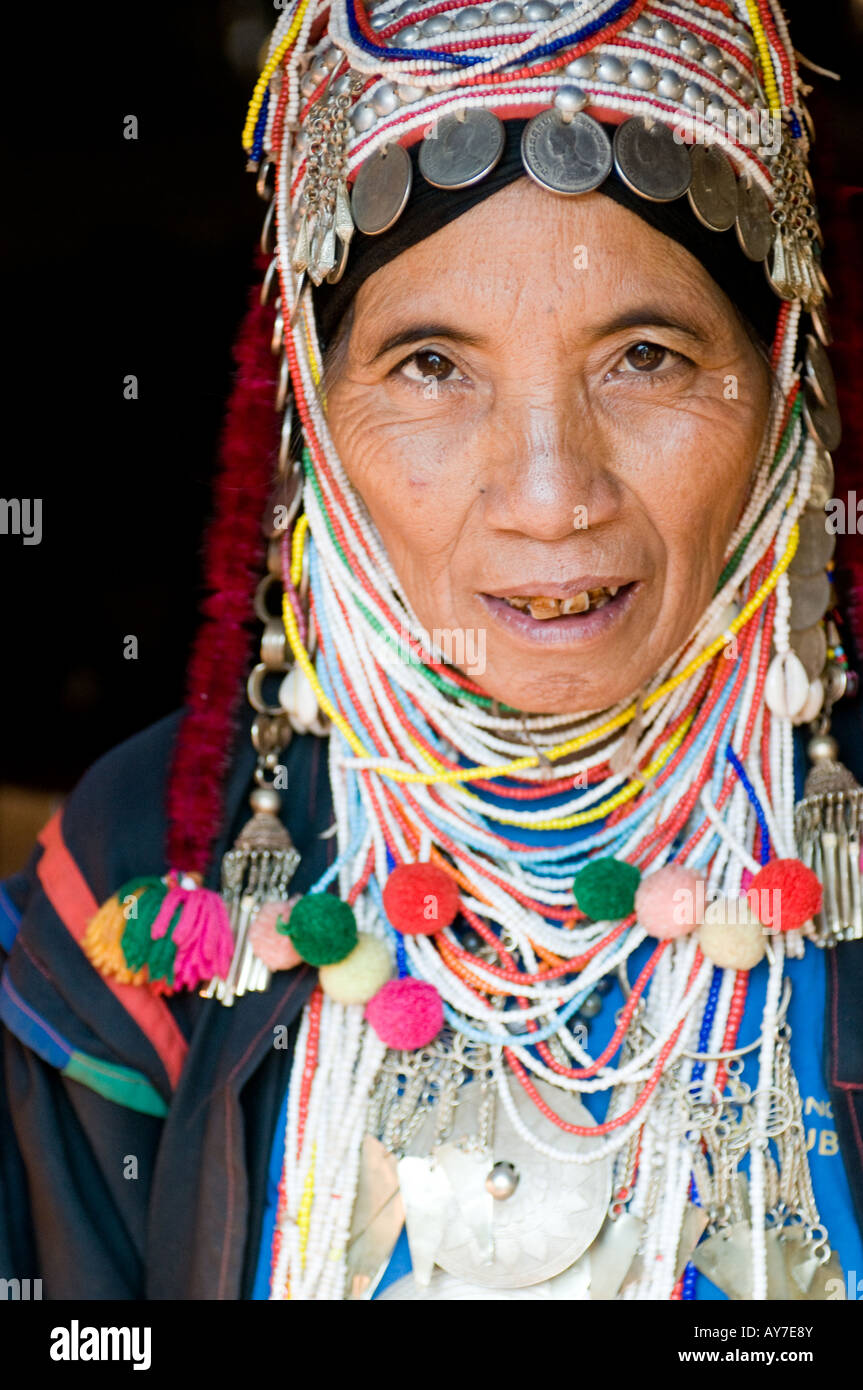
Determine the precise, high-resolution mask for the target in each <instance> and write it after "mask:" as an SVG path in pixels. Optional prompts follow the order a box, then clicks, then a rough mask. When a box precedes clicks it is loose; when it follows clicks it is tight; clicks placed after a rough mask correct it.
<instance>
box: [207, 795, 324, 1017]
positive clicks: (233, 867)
mask: <svg viewBox="0 0 863 1390" xmlns="http://www.w3.org/2000/svg"><path fill="white" fill-rule="evenodd" d="M249 804H250V806H251V808H252V816H251V819H250V820H248V821H247V822H246V824H245V825H244V826H243V828H242V830H241V831H240V833H239V835H238V836H237V838H236V840H235V842H234V847H233V849H230V850H229V851H228V853H227V854H226V855H225V856H224V858H223V859H222V897H223V898H224V901H225V905H226V907H227V909H228V916H229V919H230V923H231V930H232V931H233V934H234V954H233V957H232V959H231V966H230V969H229V971H228V973H227V975H226V976H225V978H224V979H218V978H216V979H213V980H211V981H210V983H209V984H208V985H207V986H206V988H205V989H203V990H202V991H201V994H202V995H203V996H204V998H205V999H213V998H215V999H218V1000H219V1001H220V1003H222V1004H226V1005H227V1004H233V1002H234V999H235V998H237V997H238V996H240V995H243V994H246V993H248V992H249V991H253V990H257V991H260V990H265V989H267V988H269V984H270V979H271V973H270V971H269V969H268V968H267V966H266V965H265V964H264V962H263V961H262V960H261V959H260V958H259V956H257V955H256V954H255V952H254V950H253V947H252V942H251V941H250V940H249V932H250V928H251V927H252V924H253V923H254V921H255V919H256V917H257V915H258V913H259V912H260V910H261V908H262V907H264V905H265V904H266V903H279V902H283V901H284V898H285V895H286V893H287V889H288V884H289V883H290V880H291V879H292V878H293V876H294V873H295V871H296V868H297V865H298V864H299V862H300V856H299V853H298V852H297V850H296V849H295V848H294V845H293V842H292V840H291V837H290V835H289V834H288V832H287V830H286V829H285V827H284V826H283V825H282V823H281V821H280V820H279V807H280V804H281V797H280V796H279V793H278V792H277V791H275V790H274V789H273V788H272V787H263V786H258V787H255V789H254V791H253V792H252V794H251V797H250V798H249Z"/></svg>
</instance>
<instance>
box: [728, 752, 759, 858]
mask: <svg viewBox="0 0 863 1390" xmlns="http://www.w3.org/2000/svg"><path fill="white" fill-rule="evenodd" d="M725 756H726V758H727V759H728V761H729V762H730V764H731V766H732V767H733V768H734V771H735V772H736V773H737V776H738V777H739V778H740V780H741V782H742V783H743V786H744V788H745V791H746V795H747V796H748V797H749V800H750V801H751V802H752V806H753V808H754V810H755V815H756V818H757V820H758V824H759V826H760V828H761V843H760V848H759V851H758V857H759V859H760V860H761V863H762V864H766V863H767V861H768V859H769V858H770V832H769V830H768V829H767V817H766V816H765V814H764V807H763V806H762V805H761V802H760V801H759V800H758V795H757V793H756V791H755V788H754V787H753V785H752V783H751V782H750V780H749V778H748V777H747V776H746V772H745V770H744V767H743V764H742V762H741V761H740V759H739V758H738V756H737V754H736V753H735V751H734V749H733V748H732V747H731V744H730V743H729V745H728V747H727V748H726V750H725Z"/></svg>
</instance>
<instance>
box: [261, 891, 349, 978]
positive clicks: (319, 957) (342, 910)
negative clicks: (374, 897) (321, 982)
mask: <svg viewBox="0 0 863 1390" xmlns="http://www.w3.org/2000/svg"><path fill="white" fill-rule="evenodd" d="M280 930H283V929H282V928H280ZM285 935H286V936H289V937H290V938H291V940H292V942H293V943H294V945H295V946H296V948H297V950H298V951H299V953H300V955H301V956H302V958H303V960H305V961H308V963H309V965H336V964H337V963H338V961H340V960H344V958H345V956H349V955H350V953H351V951H352V950H353V949H354V947H355V946H356V944H357V922H356V918H355V917H354V910H353V908H352V907H351V905H350V904H349V903H343V902H342V900H341V898H334V897H333V895H332V893H308V894H307V895H306V896H305V897H304V898H300V901H299V902H298V903H294V908H293V911H292V913H291V919H290V921H289V922H288V928H287V932H285Z"/></svg>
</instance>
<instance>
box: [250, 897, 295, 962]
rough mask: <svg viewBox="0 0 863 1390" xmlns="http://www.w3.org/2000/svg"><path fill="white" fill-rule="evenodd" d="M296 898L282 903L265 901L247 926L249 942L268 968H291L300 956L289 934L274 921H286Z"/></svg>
mask: <svg viewBox="0 0 863 1390" xmlns="http://www.w3.org/2000/svg"><path fill="white" fill-rule="evenodd" d="M295 902H297V898H289V899H288V901H287V902H284V903H265V904H264V906H263V907H262V908H261V910H260V912H259V913H258V915H257V917H256V918H255V920H254V922H253V923H252V925H251V927H250V928H249V944H250V945H251V948H252V950H253V951H254V953H255V955H256V956H257V957H258V960H262V961H263V962H264V965H265V966H266V967H267V969H268V970H293V968H294V966H295V965H299V964H300V961H301V959H302V957H301V956H300V953H299V951H298V950H297V948H296V946H295V945H294V943H293V942H292V940H291V938H290V937H289V936H285V935H283V933H282V932H280V931H278V930H277V927H276V923H277V922H278V921H279V920H281V921H282V922H287V921H288V919H289V918H290V915H291V909H292V908H293V906H294V903H295Z"/></svg>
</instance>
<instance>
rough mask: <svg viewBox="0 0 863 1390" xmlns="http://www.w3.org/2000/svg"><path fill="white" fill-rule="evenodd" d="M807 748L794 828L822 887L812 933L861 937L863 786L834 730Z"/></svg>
mask: <svg viewBox="0 0 863 1390" xmlns="http://www.w3.org/2000/svg"><path fill="white" fill-rule="evenodd" d="M807 751H808V753H809V758H810V760H811V762H812V764H813V766H812V769H811V771H810V772H809V775H808V776H807V778H806V786H805V789H804V796H803V800H802V801H801V802H799V803H798V805H797V807H796V809H795V813H794V824H795V831H796V836H797V843H798V847H799V851H800V858H801V859H802V860H803V863H804V864H807V865H808V866H809V868H811V869H812V870H814V872H815V873H816V874H817V875H818V878H819V879H820V880H821V885H822V887H823V889H824V901H823V904H822V907H821V911H820V912H819V913H818V914H817V916H816V917H815V933H814V937H813V939H814V940H815V942H816V943H817V944H818V945H819V946H835V945H836V943H837V941H856V940H858V939H859V938H860V937H863V881H861V880H863V876H861V870H860V832H861V828H863V787H861V786H860V785H859V783H858V782H857V780H856V778H855V777H854V775H853V773H851V772H849V771H848V768H847V767H845V766H843V764H842V763H840V762H839V761H838V754H839V748H838V745H837V743H836V740H835V738H832V737H831V736H830V734H827V733H822V734H816V736H815V737H814V738H813V739H812V740H811V741H810V743H809V748H808V750H807Z"/></svg>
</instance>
